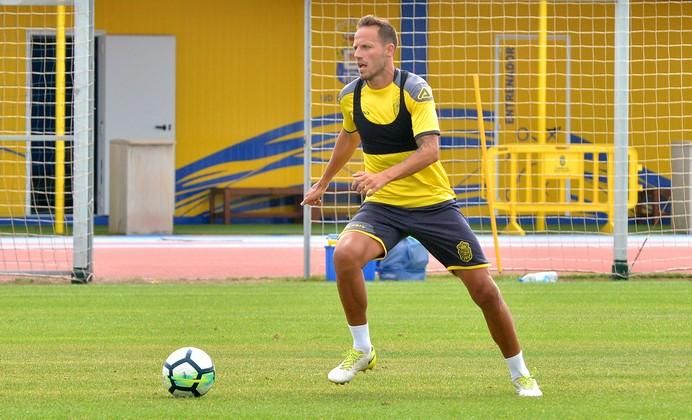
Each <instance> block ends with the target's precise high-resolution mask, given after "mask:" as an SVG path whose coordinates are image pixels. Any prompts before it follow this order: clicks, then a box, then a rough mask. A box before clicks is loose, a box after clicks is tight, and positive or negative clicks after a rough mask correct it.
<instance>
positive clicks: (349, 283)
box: [334, 232, 384, 325]
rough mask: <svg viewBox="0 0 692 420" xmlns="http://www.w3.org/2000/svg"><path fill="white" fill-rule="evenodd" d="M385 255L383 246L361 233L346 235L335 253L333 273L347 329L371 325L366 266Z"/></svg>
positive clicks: (338, 244)
mask: <svg viewBox="0 0 692 420" xmlns="http://www.w3.org/2000/svg"><path fill="white" fill-rule="evenodd" d="M383 253H384V250H383V249H382V245H380V243H379V242H377V241H376V240H374V239H372V238H371V237H369V236H367V235H364V234H362V233H359V232H344V234H343V235H341V238H339V241H338V242H337V245H336V249H335V250H334V270H335V271H336V285H337V288H338V290H339V298H340V299H341V305H342V306H343V308H344V314H345V315H346V321H348V325H363V324H365V323H367V322H368V320H367V313H366V312H367V309H368V296H367V291H366V289H365V281H364V279H363V270H362V269H363V266H364V265H365V264H367V263H368V262H369V261H370V260H372V259H374V258H377V257H379V256H380V255H382V254H383Z"/></svg>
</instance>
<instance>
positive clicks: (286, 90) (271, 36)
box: [95, 0, 303, 216]
mask: <svg viewBox="0 0 692 420" xmlns="http://www.w3.org/2000/svg"><path fill="white" fill-rule="evenodd" d="M95 12H96V25H95V26H96V29H97V30H100V31H105V33H106V34H167V35H174V36H175V37H176V48H177V51H176V73H177V74H176V78H177V83H176V95H177V97H176V102H177V110H176V112H177V121H176V133H177V139H176V140H177V144H176V166H177V168H182V167H185V166H186V165H190V164H194V163H195V162H198V161H199V160H200V159H204V158H205V157H207V156H209V155H211V154H213V153H215V152H218V151H220V150H223V149H226V148H228V147H229V146H231V145H234V144H240V143H242V142H244V141H246V140H248V139H250V138H252V137H255V136H259V135H262V134H263V133H265V132H267V131H270V130H273V129H276V128H278V127H284V126H286V125H288V124H291V123H295V122H297V121H301V120H302V118H303V1H302V0H267V1H262V2H247V1H227V0H198V1H196V2H194V4H193V3H190V2H189V1H184V0H147V1H142V0H96V5H95ZM301 132H302V129H301ZM298 134H299V133H298ZM300 135H302V134H300ZM257 147H260V148H261V147H262V146H261V145H260V146H257ZM256 152H257V153H256V154H261V150H256ZM281 157H282V156H281V154H278V155H274V156H269V157H267V158H257V159H250V160H245V161H236V162H235V163H232V162H228V163H224V164H221V165H215V166H212V167H206V168H200V170H199V171H195V172H194V174H193V175H190V176H189V177H188V178H190V179H192V178H195V179H194V181H191V182H188V183H185V185H184V188H182V191H181V187H180V186H179V187H178V193H179V197H178V206H177V210H176V214H177V215H180V216H183V215H197V214H201V213H202V212H203V211H205V210H206V207H205V206H206V194H207V188H208V186H206V185H205V184H200V183H199V181H200V179H202V180H203V179H208V180H213V179H215V178H219V177H220V176H219V174H220V173H222V174H225V175H227V176H233V175H238V174H242V173H244V172H248V173H252V172H253V171H254V176H250V175H248V176H240V177H239V178H237V179H234V180H232V181H229V182H219V184H230V183H234V184H235V185H237V186H268V185H273V186H286V185H296V184H300V183H302V168H301V167H298V166H295V165H293V166H290V167H284V168H279V169H275V170H262V169H261V168H263V167H265V166H267V165H271V164H272V162H274V161H275V160H280V159H281ZM196 177H202V178H196ZM183 181H185V180H183ZM211 182H213V181H211Z"/></svg>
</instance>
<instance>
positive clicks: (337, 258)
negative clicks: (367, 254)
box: [334, 246, 359, 267]
mask: <svg viewBox="0 0 692 420" xmlns="http://www.w3.org/2000/svg"><path fill="white" fill-rule="evenodd" d="M358 263H359V259H358V253H357V252H356V250H355V249H353V247H349V246H337V247H336V249H335V250H334V265H335V266H336V267H348V266H353V267H358Z"/></svg>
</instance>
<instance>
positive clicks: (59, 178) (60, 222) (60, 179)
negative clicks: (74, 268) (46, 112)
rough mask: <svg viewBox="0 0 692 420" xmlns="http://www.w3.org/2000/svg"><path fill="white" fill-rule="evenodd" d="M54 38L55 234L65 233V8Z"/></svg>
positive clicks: (59, 17)
mask: <svg viewBox="0 0 692 420" xmlns="http://www.w3.org/2000/svg"><path fill="white" fill-rule="evenodd" d="M57 19H58V22H57V29H56V36H55V136H56V140H55V233H56V234H58V235H62V234H63V233H64V231H65V6H62V5H61V6H58V16H57Z"/></svg>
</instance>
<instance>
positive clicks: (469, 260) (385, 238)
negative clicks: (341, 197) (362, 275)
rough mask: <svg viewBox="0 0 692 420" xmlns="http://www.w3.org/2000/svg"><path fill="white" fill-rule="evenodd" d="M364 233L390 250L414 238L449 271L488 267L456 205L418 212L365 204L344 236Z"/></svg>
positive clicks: (345, 230)
mask: <svg viewBox="0 0 692 420" xmlns="http://www.w3.org/2000/svg"><path fill="white" fill-rule="evenodd" d="M353 231H355V232H361V233H363V234H365V235H367V236H370V237H371V238H373V239H375V240H376V241H378V242H379V243H380V244H381V245H382V247H383V248H384V251H385V252H384V254H383V255H381V257H384V256H385V255H386V253H387V251H388V250H390V249H392V248H393V247H394V245H396V244H397V243H399V241H400V240H401V239H402V238H404V237H406V236H413V237H414V238H416V239H417V240H418V241H419V242H420V243H421V244H423V246H424V247H425V248H426V249H427V250H428V251H429V252H430V254H432V256H433V257H435V258H436V259H437V260H438V261H439V262H441V263H442V264H443V265H444V266H445V267H446V268H447V270H450V271H452V270H463V269H472V268H481V267H488V266H489V264H488V260H486V258H485V255H484V254H483V250H482V249H481V245H480V243H479V242H478V238H477V237H476V235H475V234H474V233H473V231H472V230H471V227H470V226H469V224H468V222H467V221H466V218H465V217H464V215H463V214H461V211H460V209H459V205H458V204H457V202H456V201H454V200H450V201H445V202H442V203H439V204H435V205H432V206H425V207H416V208H403V207H397V206H390V205H387V204H380V203H369V202H368V203H364V204H363V205H362V206H361V207H360V209H358V212H357V213H356V215H355V216H354V217H353V219H352V220H351V222H350V223H349V224H348V225H346V227H345V228H344V230H343V232H342V235H343V233H345V232H353Z"/></svg>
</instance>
